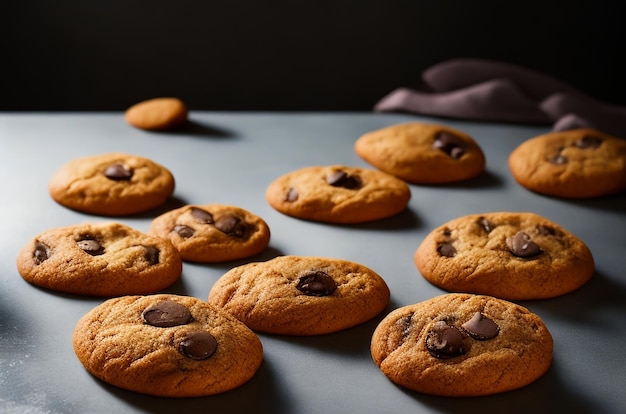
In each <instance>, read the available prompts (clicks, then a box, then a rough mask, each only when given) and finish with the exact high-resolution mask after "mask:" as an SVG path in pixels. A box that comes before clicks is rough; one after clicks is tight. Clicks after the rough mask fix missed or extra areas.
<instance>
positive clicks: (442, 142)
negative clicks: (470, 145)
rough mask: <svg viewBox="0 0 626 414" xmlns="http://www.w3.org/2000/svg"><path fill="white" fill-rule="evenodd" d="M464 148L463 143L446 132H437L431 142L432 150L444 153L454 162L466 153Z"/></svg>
mask: <svg viewBox="0 0 626 414" xmlns="http://www.w3.org/2000/svg"><path fill="white" fill-rule="evenodd" d="M465 146H466V144H465V141H463V140H462V139H461V138H459V137H458V136H456V135H454V134H451V133H450V132H447V131H440V132H438V133H437V135H436V136H435V141H434V142H433V148H435V149H438V150H441V151H443V152H445V153H446V154H448V155H449V156H450V157H451V158H453V159H455V160H458V159H459V158H461V157H462V156H463V154H465V153H466V152H467V150H466V148H465Z"/></svg>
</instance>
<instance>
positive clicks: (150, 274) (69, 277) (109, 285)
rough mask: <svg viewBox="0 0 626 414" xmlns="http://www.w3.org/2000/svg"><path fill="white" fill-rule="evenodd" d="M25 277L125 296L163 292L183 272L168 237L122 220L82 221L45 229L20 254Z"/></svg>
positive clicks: (74, 289) (49, 286)
mask: <svg viewBox="0 0 626 414" xmlns="http://www.w3.org/2000/svg"><path fill="white" fill-rule="evenodd" d="M17 270H18V272H19V273H20V275H22V277H23V278H24V280H26V281H27V282H29V283H32V284H34V285H37V286H40V287H43V288H46V289H51V290H55V291H59V292H66V293H74V294H80V295H90V296H120V295H127V294H146V293H154V292H158V291H159V290H161V289H164V288H166V287H168V286H170V285H171V284H173V283H174V282H176V281H177V280H178V279H179V278H180V275H181V272H182V260H181V258H180V255H179V254H178V251H176V249H175V248H174V246H172V244H171V243H170V242H169V241H167V240H163V239H160V238H158V237H154V236H150V235H147V234H144V233H142V232H140V231H138V230H135V229H132V228H130V227H128V226H125V225H123V224H120V223H98V224H90V223H86V224H79V225H75V226H68V227H59V228H54V229H50V230H48V231H45V232H43V233H41V234H39V235H38V236H36V237H35V238H33V239H32V240H31V241H29V242H28V243H27V244H26V245H25V246H24V247H23V248H22V250H21V251H20V252H19V254H18V257H17Z"/></svg>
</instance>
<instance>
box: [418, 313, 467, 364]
mask: <svg viewBox="0 0 626 414" xmlns="http://www.w3.org/2000/svg"><path fill="white" fill-rule="evenodd" d="M464 339H465V335H463V333H462V332H461V331H459V329H458V328H456V327H454V326H452V325H448V324H447V323H445V322H444V321H439V322H436V323H435V324H433V326H432V328H431V329H430V331H428V335H427V336H426V349H427V350H428V352H429V353H430V354H431V355H432V356H434V357H435V358H453V357H456V356H459V355H463V354H465V353H466V352H467V351H468V348H467V347H466V346H465V344H464V341H463V340H464Z"/></svg>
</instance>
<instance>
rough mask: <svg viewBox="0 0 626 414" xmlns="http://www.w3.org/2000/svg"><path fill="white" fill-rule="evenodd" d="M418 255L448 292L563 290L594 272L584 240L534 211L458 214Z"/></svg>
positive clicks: (506, 294) (522, 294)
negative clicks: (461, 215) (459, 215)
mask: <svg viewBox="0 0 626 414" xmlns="http://www.w3.org/2000/svg"><path fill="white" fill-rule="evenodd" d="M414 260H415V264H416V266H417V268H418V270H419V271H420V273H421V274H422V276H424V278H425V279H426V280H428V281H429V282H431V283H432V284H434V285H436V286H439V287H440V288H442V289H445V290H447V291H449V292H469V293H481V294H485V295H491V296H496V297H499V298H503V299H510V300H527V299H544V298H551V297H555V296H560V295H563V294H566V293H569V292H571V291H573V290H575V289H578V288H579V287H581V286H582V285H583V284H585V283H586V282H587V281H588V280H589V279H590V278H591V277H592V276H593V273H594V260H593V257H592V255H591V252H590V251H589V249H588V248H587V246H586V245H585V243H583V242H582V241H581V240H580V239H578V238H577V237H576V236H574V235H573V234H572V233H570V232H569V231H567V230H566V229H564V228H563V227H561V226H559V225H558V224H556V223H554V222H552V221H550V220H548V219H546V218H544V217H541V216H539V215H537V214H534V213H517V212H495V213H484V214H472V215H467V216H463V217H459V218H456V219H454V220H451V221H449V222H447V223H445V224H443V225H441V226H439V227H438V228H436V229H434V230H433V231H432V232H430V234H428V235H427V236H426V238H425V239H424V240H423V241H422V243H421V244H420V246H419V247H418V248H417V250H416V252H415V255H414Z"/></svg>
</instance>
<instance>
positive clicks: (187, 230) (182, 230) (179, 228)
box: [174, 224, 196, 239]
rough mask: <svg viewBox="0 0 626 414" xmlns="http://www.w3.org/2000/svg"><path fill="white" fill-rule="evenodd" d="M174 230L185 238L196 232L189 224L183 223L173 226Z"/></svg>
mask: <svg viewBox="0 0 626 414" xmlns="http://www.w3.org/2000/svg"><path fill="white" fill-rule="evenodd" d="M174 231H175V232H176V233H178V235H179V236H180V237H183V238H185V239H188V238H190V237H191V236H193V234H194V233H195V232H196V231H195V230H194V229H192V228H191V227H189V226H185V225H184V224H178V225H176V226H174Z"/></svg>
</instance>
